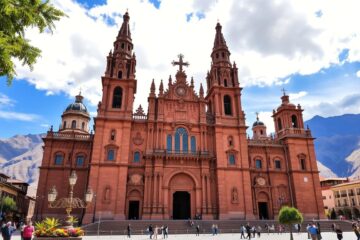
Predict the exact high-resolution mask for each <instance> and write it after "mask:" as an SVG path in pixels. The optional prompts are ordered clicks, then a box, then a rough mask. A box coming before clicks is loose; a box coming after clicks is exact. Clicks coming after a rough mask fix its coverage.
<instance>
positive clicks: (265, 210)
mask: <svg viewBox="0 0 360 240" xmlns="http://www.w3.org/2000/svg"><path fill="white" fill-rule="evenodd" d="M257 205H258V214H259V219H269V218H270V206H269V198H268V195H267V194H266V193H264V192H260V193H259V194H258V196H257Z"/></svg>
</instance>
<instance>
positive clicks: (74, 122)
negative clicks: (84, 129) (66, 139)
mask: <svg viewBox="0 0 360 240" xmlns="http://www.w3.org/2000/svg"><path fill="white" fill-rule="evenodd" d="M71 128H76V121H75V120H73V121H72V122H71Z"/></svg>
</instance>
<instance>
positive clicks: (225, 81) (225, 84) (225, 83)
mask: <svg viewBox="0 0 360 240" xmlns="http://www.w3.org/2000/svg"><path fill="white" fill-rule="evenodd" d="M224 86H225V87H227V86H228V84H227V80H226V79H224Z"/></svg>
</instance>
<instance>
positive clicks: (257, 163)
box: [255, 159, 262, 169]
mask: <svg viewBox="0 0 360 240" xmlns="http://www.w3.org/2000/svg"><path fill="white" fill-rule="evenodd" d="M255 167H256V168H257V169H261V168H262V162H261V160H260V159H256V160H255Z"/></svg>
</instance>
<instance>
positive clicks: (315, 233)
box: [307, 223, 318, 240]
mask: <svg viewBox="0 0 360 240" xmlns="http://www.w3.org/2000/svg"><path fill="white" fill-rule="evenodd" d="M307 230H308V232H309V233H310V236H311V239H312V240H318V229H317V227H316V225H315V223H313V224H311V225H310V226H309V227H308V229H307Z"/></svg>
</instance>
